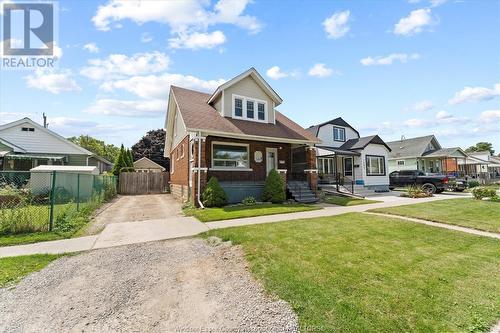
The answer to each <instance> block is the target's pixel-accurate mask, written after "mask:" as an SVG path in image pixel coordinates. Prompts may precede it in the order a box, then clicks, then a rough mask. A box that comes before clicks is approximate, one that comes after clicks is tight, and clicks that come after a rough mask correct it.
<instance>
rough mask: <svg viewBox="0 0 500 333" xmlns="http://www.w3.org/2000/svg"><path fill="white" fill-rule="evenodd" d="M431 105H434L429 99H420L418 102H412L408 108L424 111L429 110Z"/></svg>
mask: <svg viewBox="0 0 500 333" xmlns="http://www.w3.org/2000/svg"><path fill="white" fill-rule="evenodd" d="M433 107H434V104H433V103H432V102H431V101H428V100H424V101H420V102H417V103H415V104H413V105H412V106H411V107H410V108H409V110H411V111H417V112H425V111H429V110H430V109H432V108H433Z"/></svg>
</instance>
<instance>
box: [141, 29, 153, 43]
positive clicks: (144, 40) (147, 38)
mask: <svg viewBox="0 0 500 333" xmlns="http://www.w3.org/2000/svg"><path fill="white" fill-rule="evenodd" d="M151 41H153V36H151V34H149V33H148V32H143V33H142V34H141V42H142V43H149V42H151Z"/></svg>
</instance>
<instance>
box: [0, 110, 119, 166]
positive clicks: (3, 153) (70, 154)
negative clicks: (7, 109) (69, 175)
mask: <svg viewBox="0 0 500 333" xmlns="http://www.w3.org/2000/svg"><path fill="white" fill-rule="evenodd" d="M39 165H73V166H96V167H97V168H98V169H99V170H100V171H101V172H103V171H105V170H109V169H110V168H111V166H112V164H111V163H110V162H108V161H107V160H105V159H103V158H102V157H99V156H96V155H95V154H93V153H92V152H90V151H88V150H86V149H84V148H82V147H80V146H78V145H76V144H74V143H73V142H71V141H68V140H66V139H65V138H63V137H62V136H60V135H59V134H57V133H55V132H53V131H51V130H49V129H48V128H45V127H43V126H42V125H39V124H38V123H36V122H34V121H33V120H31V119H29V118H23V119H19V120H17V121H14V122H11V123H7V124H4V125H0V171H2V170H3V171H29V170H31V169H32V168H35V167H37V166H39Z"/></svg>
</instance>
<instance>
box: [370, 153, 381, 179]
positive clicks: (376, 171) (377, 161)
mask: <svg viewBox="0 0 500 333" xmlns="http://www.w3.org/2000/svg"><path fill="white" fill-rule="evenodd" d="M366 175H367V176H385V158H384V156H370V155H367V156H366Z"/></svg>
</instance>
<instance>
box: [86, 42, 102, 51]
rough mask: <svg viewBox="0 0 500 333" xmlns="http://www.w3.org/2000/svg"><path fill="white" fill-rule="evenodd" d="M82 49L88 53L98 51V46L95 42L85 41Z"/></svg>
mask: <svg viewBox="0 0 500 333" xmlns="http://www.w3.org/2000/svg"><path fill="white" fill-rule="evenodd" d="M83 49H84V50H87V51H89V52H90V53H99V48H98V47H97V45H95V43H87V44H85V45H83Z"/></svg>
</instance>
